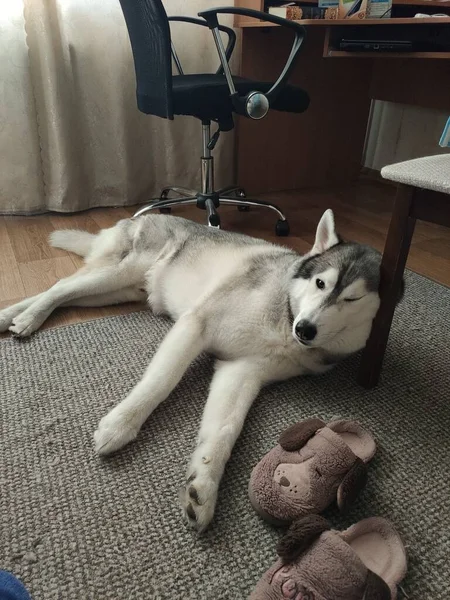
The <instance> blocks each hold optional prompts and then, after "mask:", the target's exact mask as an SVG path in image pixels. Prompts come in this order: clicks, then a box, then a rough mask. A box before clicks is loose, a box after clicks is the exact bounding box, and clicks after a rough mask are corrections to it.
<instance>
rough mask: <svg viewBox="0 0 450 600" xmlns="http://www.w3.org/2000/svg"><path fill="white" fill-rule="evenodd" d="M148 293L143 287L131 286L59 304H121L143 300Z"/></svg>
mask: <svg viewBox="0 0 450 600" xmlns="http://www.w3.org/2000/svg"><path fill="white" fill-rule="evenodd" d="M147 297H148V294H147V292H146V291H145V289H143V288H140V287H136V286H132V287H126V288H123V289H121V290H116V291H115V292H108V293H106V294H95V295H92V296H85V297H82V298H75V299H73V300H68V301H67V302H64V303H63V304H61V306H111V305H112V304H123V303H124V302H145V301H146V300H147Z"/></svg>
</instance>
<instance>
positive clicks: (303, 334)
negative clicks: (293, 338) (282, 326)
mask: <svg viewBox="0 0 450 600" xmlns="http://www.w3.org/2000/svg"><path fill="white" fill-rule="evenodd" d="M295 333H296V335H297V337H298V338H299V339H301V340H303V341H304V342H310V341H311V340H313V339H314V338H315V337H316V335H317V327H316V326H315V325H313V324H312V323H310V322H309V321H306V320H302V321H299V322H298V323H297V325H296V326H295Z"/></svg>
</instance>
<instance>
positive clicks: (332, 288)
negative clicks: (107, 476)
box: [0, 210, 380, 531]
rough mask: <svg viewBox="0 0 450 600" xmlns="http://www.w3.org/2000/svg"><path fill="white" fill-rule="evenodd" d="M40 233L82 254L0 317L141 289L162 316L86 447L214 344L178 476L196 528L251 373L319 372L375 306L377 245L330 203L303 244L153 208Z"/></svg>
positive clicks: (129, 421)
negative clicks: (104, 222)
mask: <svg viewBox="0 0 450 600" xmlns="http://www.w3.org/2000/svg"><path fill="white" fill-rule="evenodd" d="M50 241H51V243H52V245H53V246H56V247H59V248H63V249H66V250H70V251H72V252H76V253H78V254H80V255H81V256H84V257H85V266H84V267H83V268H81V269H80V270H79V271H78V272H77V273H75V274H74V275H72V276H71V277H67V278H65V279H62V280H61V281H59V282H58V283H56V284H55V285H54V286H53V287H51V288H50V289H49V290H48V291H46V292H44V293H42V294H39V295H37V296H34V297H32V298H29V299H27V300H24V301H22V302H19V303H18V304H16V305H14V306H11V307H9V308H6V309H4V310H2V311H0V331H6V330H7V329H9V330H10V331H11V332H12V333H13V334H15V335H16V336H20V337H23V336H27V335H30V334H31V333H33V332H34V331H36V330H37V329H38V328H39V327H40V326H41V325H42V323H43V322H44V321H45V320H46V319H47V317H48V316H49V315H50V313H51V312H52V311H53V310H54V309H55V308H57V307H58V306H103V305H108V304H116V303H120V302H128V301H139V300H144V299H147V300H148V303H149V305H150V307H151V308H152V310H153V311H154V312H155V313H157V314H163V313H164V314H166V315H168V316H170V317H171V318H172V319H173V320H174V321H175V324H174V325H173V327H172V329H171V331H170V332H169V333H168V335H167V336H166V338H165V339H164V340H163V342H162V344H161V346H160V348H159V349H158V351H157V352H156V354H155V356H154V357H153V359H152V361H151V362H150V365H149V366H148V368H147V370H146V371H145V373H144V375H143V377H142V379H141V381H140V382H139V383H138V384H137V385H136V386H135V387H134V389H133V390H132V391H131V392H130V394H129V395H128V396H127V397H126V398H125V399H124V400H122V402H120V403H119V404H118V405H117V406H116V407H115V408H113V409H112V410H111V412H109V413H108V414H107V415H106V416H105V417H103V419H101V421H100V423H99V425H98V429H97V431H96V432H95V434H94V439H95V445H96V449H97V452H98V453H99V454H110V453H111V452H115V451H116V450H119V449H120V448H122V447H123V446H124V445H125V444H128V443H129V442H131V441H132V440H133V439H134V438H135V437H136V436H137V434H138V432H139V430H140V428H141V427H142V425H143V423H144V422H145V421H146V419H148V417H149V416H150V415H151V413H152V412H153V411H154V410H155V408H156V407H157V406H158V405H159V404H160V403H161V402H163V401H164V400H165V399H166V398H167V397H168V396H169V394H170V393H171V391H172V390H173V389H174V387H175V386H176V385H177V384H178V382H179V381H180V379H181V377H182V376H183V374H184V373H185V371H186V370H187V368H188V367H189V365H190V363H191V362H192V361H193V360H194V359H195V358H196V357H197V356H198V355H199V354H200V353H201V352H205V351H206V352H209V353H211V354H213V355H214V356H215V357H216V359H217V360H216V365H215V374H214V376H213V379H212V382H211V387H210V391H209V396H208V399H207V402H206V406H205V410H204V414H203V418H202V422H201V426H200V431H199V435H198V444H197V447H196V449H195V451H194V453H193V455H192V457H191V461H190V465H189V468H188V472H187V478H186V483H185V485H184V486H183V488H182V490H181V504H182V509H183V514H184V517H185V518H186V520H187V521H188V522H189V523H190V524H191V525H192V526H193V527H194V528H196V529H198V530H199V531H202V530H204V529H205V528H206V527H207V526H208V525H209V523H210V522H211V520H212V518H213V514H214V508H215V505H216V500H217V492H218V489H219V483H220V480H221V477H222V474H223V471H224V468H225V465H226V463H227V461H228V459H229V457H230V454H231V451H232V449H233V446H234V444H235V442H236V439H237V438H238V436H239V434H240V432H241V430H242V426H243V424H244V420H245V417H246V415H247V413H248V411H249V409H250V407H251V405H252V403H253V401H254V400H255V398H256V396H257V395H258V393H259V391H260V390H261V388H262V386H264V385H266V384H268V383H269V382H274V381H280V380H284V379H288V378H290V377H295V376H298V375H302V374H306V373H308V374H311V373H323V372H324V371H327V370H328V369H329V368H330V367H331V366H332V365H333V364H334V363H336V362H338V361H340V360H341V359H343V358H345V357H346V356H348V355H349V354H352V353H353V352H356V351H357V350H359V349H361V348H362V347H363V346H364V345H365V343H366V340H367V338H368V336H369V333H370V329H371V325H372V320H373V318H374V316H375V314H376V312H377V310H378V306H379V296H378V283H379V269H380V255H379V253H378V252H376V251H375V250H373V249H372V248H369V247H367V246H362V245H360V244H354V243H343V242H341V241H340V239H339V238H338V236H337V234H336V231H335V225H334V217H333V213H332V211H331V210H327V211H326V212H325V213H324V215H323V216H322V219H321V220H320V223H319V225H318V228H317V233H316V239H315V243H314V246H313V248H312V249H311V251H310V252H309V253H308V254H306V255H305V256H300V255H299V254H297V253H296V252H294V251H293V250H289V249H286V248H283V247H280V246H276V245H274V244H270V243H267V242H264V241H262V240H258V239H254V238H250V237H247V236H244V235H239V234H235V233H229V232H225V231H220V230H216V229H212V228H207V227H205V226H203V225H199V224H196V223H193V222H190V221H187V220H185V219H182V218H178V217H173V216H167V215H148V216H142V217H139V218H136V219H126V220H123V221H120V222H119V223H117V224H116V225H115V226H114V227H111V228H110V229H105V230H102V231H100V233H98V234H97V235H94V234H90V233H87V232H82V231H74V230H62V231H56V232H54V233H53V234H52V235H51V238H50ZM142 335H144V336H145V335H146V334H145V332H144V331H143V332H142ZM93 367H94V368H95V365H93Z"/></svg>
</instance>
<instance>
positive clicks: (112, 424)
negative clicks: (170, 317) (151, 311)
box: [94, 313, 205, 454]
mask: <svg viewBox="0 0 450 600" xmlns="http://www.w3.org/2000/svg"><path fill="white" fill-rule="evenodd" d="M204 349H205V340H204V337H203V323H202V321H201V318H200V317H198V316H197V315H195V314H194V313H186V314H185V315H182V316H181V317H180V318H179V319H178V321H177V322H176V323H175V325H174V326H173V327H172V329H171V330H170V331H169V333H168V334H167V336H166V337H165V339H164V340H163V342H162V344H161V346H160V347H159V349H158V351H157V352H156V354H155V356H154V357H153V359H152V361H151V363H150V365H149V366H148V367H147V370H146V371H145V374H144V376H143V378H142V379H141V381H140V382H139V383H138V384H137V385H136V386H135V387H134V388H133V390H131V392H130V393H129V394H128V396H127V397H126V398H125V400H123V401H122V402H121V403H120V404H118V405H117V406H116V407H115V408H113V409H112V410H111V411H110V412H109V413H108V414H107V415H106V416H105V417H103V419H102V420H101V421H100V423H99V426H98V429H97V431H96V432H95V434H94V439H95V447H96V450H97V452H98V453H99V454H110V453H111V452H115V451H116V450H119V448H122V446H125V444H128V442H131V440H134V438H135V437H136V436H137V434H138V432H139V430H140V428H141V427H142V425H143V424H144V422H145V421H146V420H147V419H148V417H149V416H150V414H151V413H152V412H153V411H154V410H155V408H156V407H157V406H158V405H159V404H161V402H163V400H165V399H166V398H167V396H168V395H169V394H170V392H171V391H172V390H173V389H174V387H175V386H176V385H177V384H178V382H179V381H180V379H181V378H182V376H183V374H184V372H185V371H186V369H187V368H188V366H189V365H190V364H191V362H192V361H193V360H194V359H195V358H196V357H197V356H198V355H199V354H200V352H202V351H203V350H204Z"/></svg>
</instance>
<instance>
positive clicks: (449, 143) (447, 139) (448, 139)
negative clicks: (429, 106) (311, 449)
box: [439, 117, 450, 148]
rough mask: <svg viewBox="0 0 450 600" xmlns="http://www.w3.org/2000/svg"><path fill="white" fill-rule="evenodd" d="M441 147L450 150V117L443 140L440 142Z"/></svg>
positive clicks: (443, 133)
mask: <svg viewBox="0 0 450 600" xmlns="http://www.w3.org/2000/svg"><path fill="white" fill-rule="evenodd" d="M439 146H442V148H450V117H449V118H448V120H447V123H446V125H445V127H444V131H443V132H442V136H441V139H440V140H439Z"/></svg>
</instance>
